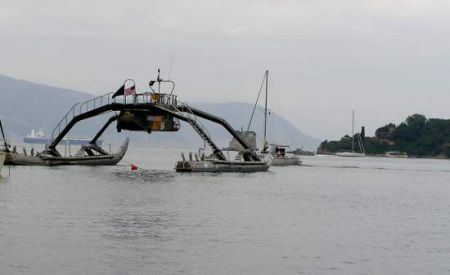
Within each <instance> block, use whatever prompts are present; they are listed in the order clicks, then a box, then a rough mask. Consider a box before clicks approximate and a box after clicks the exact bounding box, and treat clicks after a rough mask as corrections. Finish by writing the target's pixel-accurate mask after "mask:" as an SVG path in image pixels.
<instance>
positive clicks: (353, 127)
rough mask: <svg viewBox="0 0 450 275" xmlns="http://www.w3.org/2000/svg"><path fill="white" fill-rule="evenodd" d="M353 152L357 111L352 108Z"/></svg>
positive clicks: (353, 150)
mask: <svg viewBox="0 0 450 275" xmlns="http://www.w3.org/2000/svg"><path fill="white" fill-rule="evenodd" d="M352 152H355V111H354V110H352Z"/></svg>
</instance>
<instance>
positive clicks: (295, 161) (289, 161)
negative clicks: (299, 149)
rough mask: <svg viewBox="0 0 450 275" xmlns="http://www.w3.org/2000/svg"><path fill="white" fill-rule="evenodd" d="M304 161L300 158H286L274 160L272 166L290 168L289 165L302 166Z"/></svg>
mask: <svg viewBox="0 0 450 275" xmlns="http://www.w3.org/2000/svg"><path fill="white" fill-rule="evenodd" d="M301 164H302V160H301V159H300V158H299V157H284V158H273V159H272V166H288V165H301Z"/></svg>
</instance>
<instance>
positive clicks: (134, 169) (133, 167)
mask: <svg viewBox="0 0 450 275" xmlns="http://www.w3.org/2000/svg"><path fill="white" fill-rule="evenodd" d="M137 169H138V167H137V165H135V164H133V163H132V164H131V171H136V170H137Z"/></svg>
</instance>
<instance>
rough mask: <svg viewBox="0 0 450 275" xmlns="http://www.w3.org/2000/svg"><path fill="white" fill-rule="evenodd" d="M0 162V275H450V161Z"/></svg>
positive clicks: (145, 153)
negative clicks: (220, 168) (255, 165)
mask: <svg viewBox="0 0 450 275" xmlns="http://www.w3.org/2000/svg"><path fill="white" fill-rule="evenodd" d="M125 158H126V160H127V161H130V162H133V163H136V164H138V165H139V166H140V167H142V168H145V169H141V170H138V171H136V172H133V171H130V169H129V167H128V166H126V165H125V164H124V165H122V166H114V167H16V168H13V169H12V171H11V172H12V175H11V177H5V175H7V167H5V168H4V170H3V175H4V177H3V178H2V179H0V274H21V273H32V274H174V273H183V274H242V273H253V274H426V273H433V274H442V273H450V261H449V259H450V161H446V160H421V159H415V160H414V159H413V160H410V159H406V160H403V159H382V158H365V159H345V158H337V157H304V158H303V163H304V164H305V165H304V166H302V167H272V168H271V169H270V172H266V173H254V174H177V173H175V172H174V171H173V170H172V168H173V167H174V164H175V161H176V160H177V159H178V158H179V152H178V151H173V150H149V149H145V150H144V149H136V148H131V149H130V150H129V152H128V154H127V155H126V157H125Z"/></svg>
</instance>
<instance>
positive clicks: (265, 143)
mask: <svg viewBox="0 0 450 275" xmlns="http://www.w3.org/2000/svg"><path fill="white" fill-rule="evenodd" d="M268 90H269V70H266V102H265V104H264V147H267V94H268Z"/></svg>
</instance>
